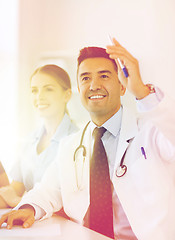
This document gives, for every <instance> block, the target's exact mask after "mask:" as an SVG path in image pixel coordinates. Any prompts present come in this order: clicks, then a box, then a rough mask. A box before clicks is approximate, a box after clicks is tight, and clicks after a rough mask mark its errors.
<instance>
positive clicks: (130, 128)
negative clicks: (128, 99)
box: [115, 106, 138, 168]
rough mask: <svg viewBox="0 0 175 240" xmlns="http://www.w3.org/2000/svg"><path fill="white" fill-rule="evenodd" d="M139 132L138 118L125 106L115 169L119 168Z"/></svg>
mask: <svg viewBox="0 0 175 240" xmlns="http://www.w3.org/2000/svg"><path fill="white" fill-rule="evenodd" d="M137 132H138V126H137V118H136V116H135V115H134V114H133V113H132V111H131V110H130V109H129V108H127V107H125V106H124V107H123V114H122V123H121V131H120V137H119V142H118V147H117V155H116V162H115V168H117V167H118V166H119V164H120V162H121V159H122V157H123V155H124V153H125V151H126V150H127V148H128V146H129V142H130V141H131V140H132V139H133V138H134V137H135V136H136V134H137Z"/></svg>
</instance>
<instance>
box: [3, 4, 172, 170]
mask: <svg viewBox="0 0 175 240" xmlns="http://www.w3.org/2000/svg"><path fill="white" fill-rule="evenodd" d="M174 12H175V1H174V0H162V1H160V0H132V1H131V0H122V1H121V0H0V33H1V37H0V109H1V117H0V133H1V134H0V146H1V148H0V160H1V161H2V163H3V164H4V166H5V168H6V170H7V172H8V171H9V168H10V166H11V163H12V162H13V160H14V156H15V155H16V153H17V149H18V142H19V141H20V140H21V139H22V138H23V137H25V136H26V135H27V134H28V133H29V132H30V131H32V130H33V129H34V128H35V126H36V123H37V119H36V117H35V114H34V111H33V108H32V105H31V102H30V94H29V93H30V92H29V78H30V75H31V73H32V72H33V70H34V68H35V67H36V66H38V65H40V64H45V63H56V64H58V65H60V66H61V67H64V68H65V69H66V70H67V71H68V73H69V74H70V76H71V79H72V85H73V97H72V100H71V102H70V104H69V112H70V114H71V116H72V118H73V119H74V120H75V121H76V122H77V124H78V125H79V126H81V125H82V124H83V123H84V122H85V121H86V120H87V119H88V118H89V117H88V114H87V113H86V111H85V110H84V109H83V107H81V104H80V100H79V96H78V94H77V89H76V57H77V54H78V51H79V50H80V49H81V48H82V47H84V46H92V45H96V46H101V47H105V46H106V45H107V44H109V40H108V36H107V35H108V34H110V35H111V36H114V37H116V39H117V40H118V41H119V42H120V43H121V44H122V45H123V46H125V47H126V48H127V49H128V50H129V51H130V52H131V53H132V54H133V55H134V56H135V57H136V58H137V59H138V60H139V63H140V69H141V74H142V78H143V81H144V82H152V83H153V84H156V85H158V86H159V87H161V88H162V89H163V90H164V91H165V92H166V93H167V94H169V95H170V96H171V97H172V98H175V96H174V89H175V80H174V68H175V46H174V43H175V14H174ZM129 98H130V96H128V98H127V97H126V99H125V100H124V101H126V102H127V101H128V100H127V99H129ZM75 104H76V105H75ZM74 106H76V107H74Z"/></svg>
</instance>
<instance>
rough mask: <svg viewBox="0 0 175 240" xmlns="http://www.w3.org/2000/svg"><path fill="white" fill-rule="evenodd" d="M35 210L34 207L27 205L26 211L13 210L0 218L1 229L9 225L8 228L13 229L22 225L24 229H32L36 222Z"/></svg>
mask: <svg viewBox="0 0 175 240" xmlns="http://www.w3.org/2000/svg"><path fill="white" fill-rule="evenodd" d="M34 214H35V210H34V208H33V207H32V206H29V205H27V206H26V207H25V208H24V209H19V210H12V211H10V212H8V213H6V214H4V215H2V217H1V218H0V227H1V225H2V224H3V223H7V228H8V229H11V228H12V227H13V225H15V224H18V225H22V226H23V227H24V228H28V227H31V226H32V224H33V223H34V222H35V218H34Z"/></svg>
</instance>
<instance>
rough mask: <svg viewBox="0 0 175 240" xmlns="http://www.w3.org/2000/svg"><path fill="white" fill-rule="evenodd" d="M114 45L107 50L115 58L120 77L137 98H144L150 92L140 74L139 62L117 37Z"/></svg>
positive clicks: (122, 82)
mask: <svg viewBox="0 0 175 240" xmlns="http://www.w3.org/2000/svg"><path fill="white" fill-rule="evenodd" d="M113 43H114V45H110V46H107V50H106V52H107V53H108V54H109V55H110V58H111V59H114V60H115V62H116V64H117V66H118V77H119V80H120V82H121V84H122V85H123V86H124V87H125V88H127V89H128V91H130V92H131V93H132V94H133V95H134V96H135V97H136V98H137V99H142V98H144V97H146V96H147V95H148V94H149V88H148V87H147V86H146V85H144V83H143V82H142V79H141V76H140V70H139V63H138V61H137V59H136V58H134V57H133V56H132V55H131V54H130V53H129V52H128V51H127V50H126V49H125V48H124V47H122V46H121V45H120V44H119V42H117V40H116V39H115V38H113ZM117 58H119V59H120V60H121V61H122V63H123V64H124V65H125V67H126V68H127V70H128V74H129V77H128V78H126V77H125V75H124V73H123V71H122V69H121V68H120V65H119V64H118V61H117Z"/></svg>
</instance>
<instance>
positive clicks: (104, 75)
mask: <svg viewBox="0 0 175 240" xmlns="http://www.w3.org/2000/svg"><path fill="white" fill-rule="evenodd" d="M101 78H109V76H108V75H106V74H103V75H101Z"/></svg>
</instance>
